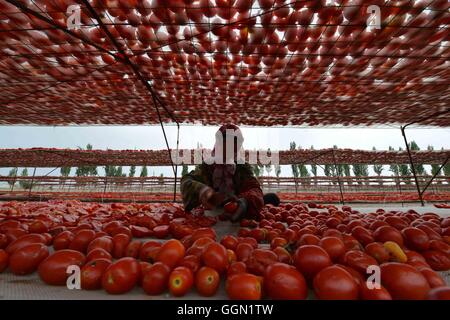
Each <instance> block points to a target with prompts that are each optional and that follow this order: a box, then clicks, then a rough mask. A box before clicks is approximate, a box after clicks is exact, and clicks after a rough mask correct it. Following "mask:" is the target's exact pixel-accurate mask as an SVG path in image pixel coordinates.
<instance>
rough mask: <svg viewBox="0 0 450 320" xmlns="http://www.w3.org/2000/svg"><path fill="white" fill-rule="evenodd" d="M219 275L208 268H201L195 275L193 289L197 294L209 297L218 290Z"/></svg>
mask: <svg viewBox="0 0 450 320" xmlns="http://www.w3.org/2000/svg"><path fill="white" fill-rule="evenodd" d="M219 284H220V275H219V273H218V272H217V271H216V270H214V269H213V268H210V267H201V268H200V269H199V270H198V272H197V273H196V274H195V287H196V288H197V291H198V293H199V294H200V295H201V296H204V297H211V296H213V295H214V294H215V293H216V292H217V289H218V288H219Z"/></svg>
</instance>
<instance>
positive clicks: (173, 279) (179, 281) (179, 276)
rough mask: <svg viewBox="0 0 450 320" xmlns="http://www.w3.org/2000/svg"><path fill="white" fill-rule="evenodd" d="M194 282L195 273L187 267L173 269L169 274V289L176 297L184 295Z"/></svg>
mask: <svg viewBox="0 0 450 320" xmlns="http://www.w3.org/2000/svg"><path fill="white" fill-rule="evenodd" d="M193 284H194V274H193V273H192V270H191V269H189V268H186V267H177V268H175V269H173V271H172V272H171V273H170V276H169V291H170V293H171V294H172V295H174V296H175V297H181V296H184V295H185V294H186V293H187V292H188V291H189V290H191V288H192V285H193Z"/></svg>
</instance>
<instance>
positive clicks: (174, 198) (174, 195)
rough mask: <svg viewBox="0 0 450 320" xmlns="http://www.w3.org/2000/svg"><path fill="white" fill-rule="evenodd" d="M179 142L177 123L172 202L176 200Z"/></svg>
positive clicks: (178, 126)
mask: <svg viewBox="0 0 450 320" xmlns="http://www.w3.org/2000/svg"><path fill="white" fill-rule="evenodd" d="M179 144H180V125H179V124H178V123H177V156H176V159H175V183H174V186H173V202H175V201H176V200H177V175H178V152H179V151H178V147H179Z"/></svg>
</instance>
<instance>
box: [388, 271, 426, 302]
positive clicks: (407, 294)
mask: <svg viewBox="0 0 450 320" xmlns="http://www.w3.org/2000/svg"><path fill="white" fill-rule="evenodd" d="M381 283H382V285H383V286H384V287H385V288H386V289H387V290H388V291H389V293H390V294H391V296H392V298H393V299H400V300H423V299H425V298H426V297H427V294H428V292H429V291H430V286H429V284H428V282H427V279H426V278H425V277H424V276H423V275H422V274H421V273H420V272H419V271H417V270H416V269H415V268H414V267H412V266H410V265H407V264H404V263H397V262H388V263H383V264H382V265H381Z"/></svg>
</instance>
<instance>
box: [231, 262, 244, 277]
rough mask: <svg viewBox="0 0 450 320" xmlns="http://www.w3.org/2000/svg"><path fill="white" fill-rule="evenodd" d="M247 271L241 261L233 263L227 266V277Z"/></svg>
mask: <svg viewBox="0 0 450 320" xmlns="http://www.w3.org/2000/svg"><path fill="white" fill-rule="evenodd" d="M246 271H247V266H246V265H245V263H243V262H242V261H237V262H233V263H232V264H230V265H229V266H228V269H227V276H228V277H229V276H231V275H233V274H237V273H245V272H246Z"/></svg>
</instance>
